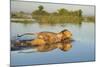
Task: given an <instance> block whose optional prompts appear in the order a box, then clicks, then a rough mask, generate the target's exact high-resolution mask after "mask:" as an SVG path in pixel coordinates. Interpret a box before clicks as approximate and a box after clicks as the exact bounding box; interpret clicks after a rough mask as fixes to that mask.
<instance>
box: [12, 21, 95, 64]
mask: <svg viewBox="0 0 100 67" xmlns="http://www.w3.org/2000/svg"><path fill="white" fill-rule="evenodd" d="M63 29H68V30H69V31H71V32H72V34H73V39H74V40H75V41H74V42H72V43H71V44H72V48H71V49H70V50H69V51H66V52H63V51H61V50H60V49H54V50H52V51H48V52H34V50H33V49H27V50H23V52H21V51H20V50H19V51H11V65H32V64H33V65H36V64H49V63H63V62H65V63H67V62H81V61H94V60H95V25H94V23H93V22H82V24H72V23H67V24H55V25H48V24H38V23H35V22H34V23H31V24H22V23H14V22H11V39H13V37H14V36H16V35H17V34H23V33H28V32H41V31H50V32H60V31H61V30H63ZM32 51H33V52H32Z"/></svg>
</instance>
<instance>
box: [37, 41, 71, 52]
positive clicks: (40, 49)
mask: <svg viewBox="0 0 100 67" xmlns="http://www.w3.org/2000/svg"><path fill="white" fill-rule="evenodd" d="M35 48H36V49H37V51H38V52H47V51H51V50H54V49H56V48H58V49H60V50H62V51H68V50H70V49H71V48H72V44H71V41H69V42H59V43H55V44H45V45H40V46H36V47H35Z"/></svg>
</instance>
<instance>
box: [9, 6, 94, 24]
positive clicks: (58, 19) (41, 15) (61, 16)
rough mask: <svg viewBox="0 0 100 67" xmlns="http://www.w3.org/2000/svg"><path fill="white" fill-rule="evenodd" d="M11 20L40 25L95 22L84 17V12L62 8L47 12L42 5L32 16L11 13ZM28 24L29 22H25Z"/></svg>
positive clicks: (22, 13)
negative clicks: (33, 22)
mask: <svg viewBox="0 0 100 67" xmlns="http://www.w3.org/2000/svg"><path fill="white" fill-rule="evenodd" d="M11 18H17V19H18V18H19V19H28V20H30V21H31V20H32V19H35V20H36V21H37V22H38V23H40V24H43V23H45V24H57V23H79V24H81V22H82V21H84V20H85V21H95V18H94V17H91V16H90V17H89V16H88V17H83V15H82V10H81V9H79V10H74V11H69V10H68V9H65V8H60V9H58V10H57V11H55V12H52V13H50V12H47V11H46V10H45V9H44V7H43V6H42V5H40V6H38V9H37V10H34V11H33V12H32V13H31V14H27V13H24V12H22V11H21V12H17V13H11ZM24 22H27V21H24Z"/></svg>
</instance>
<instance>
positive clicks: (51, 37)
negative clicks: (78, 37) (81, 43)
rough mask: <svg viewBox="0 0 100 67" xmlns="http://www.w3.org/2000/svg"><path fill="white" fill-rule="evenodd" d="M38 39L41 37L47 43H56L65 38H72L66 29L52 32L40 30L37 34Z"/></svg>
mask: <svg viewBox="0 0 100 67" xmlns="http://www.w3.org/2000/svg"><path fill="white" fill-rule="evenodd" d="M37 38H38V39H43V40H44V41H46V42H47V43H57V42H61V41H64V40H67V39H72V33H71V32H70V31H68V30H67V29H64V30H63V31H61V32H59V33H54V32H40V33H38V36H37Z"/></svg>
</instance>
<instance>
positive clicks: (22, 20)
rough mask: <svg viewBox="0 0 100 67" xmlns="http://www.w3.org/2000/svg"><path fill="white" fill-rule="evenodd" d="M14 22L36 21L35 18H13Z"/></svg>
mask: <svg viewBox="0 0 100 67" xmlns="http://www.w3.org/2000/svg"><path fill="white" fill-rule="evenodd" d="M11 21H12V22H35V21H36V20H35V19H26V18H25V19H24V18H11Z"/></svg>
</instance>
